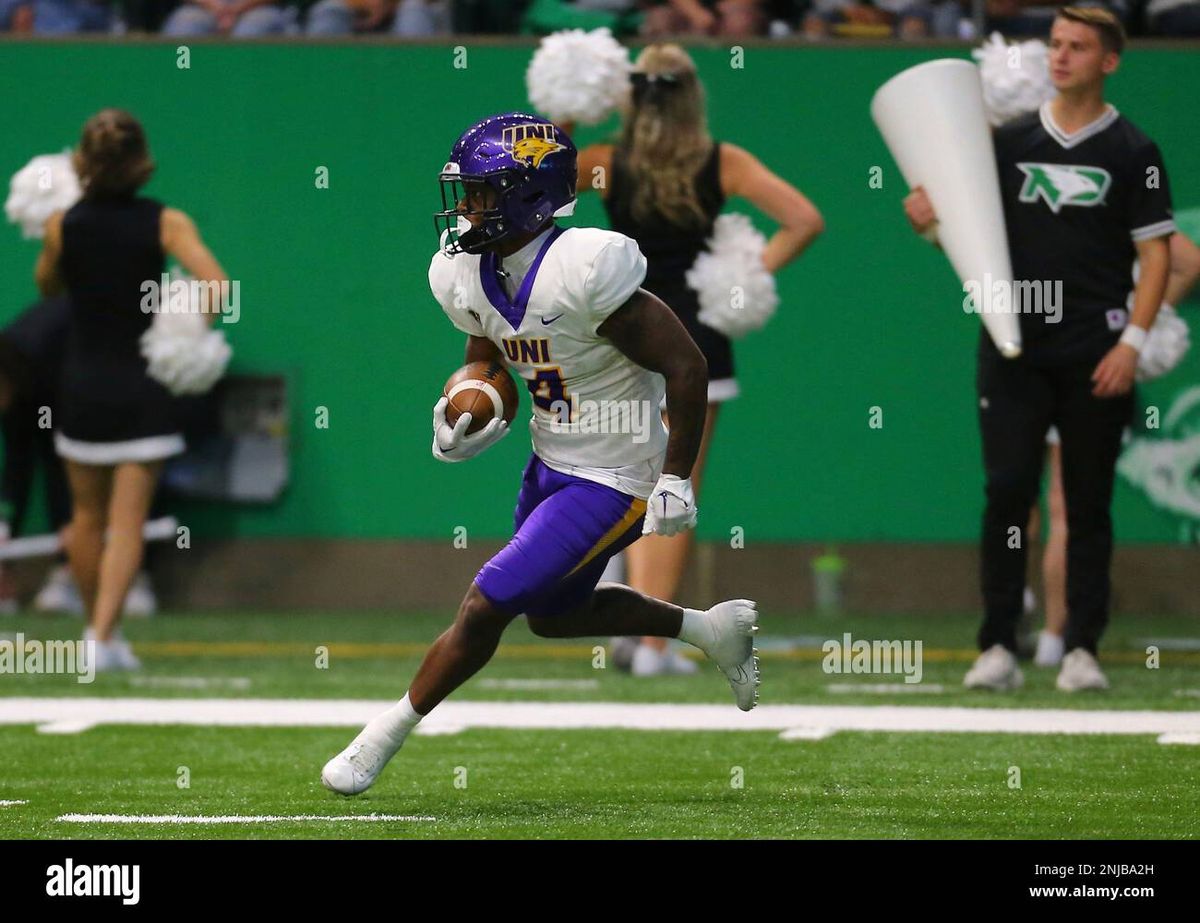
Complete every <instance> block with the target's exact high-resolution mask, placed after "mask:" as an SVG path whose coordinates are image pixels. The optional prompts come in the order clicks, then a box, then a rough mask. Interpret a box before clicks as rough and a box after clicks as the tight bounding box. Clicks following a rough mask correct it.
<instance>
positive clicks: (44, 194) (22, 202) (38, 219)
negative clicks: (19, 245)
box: [4, 151, 83, 239]
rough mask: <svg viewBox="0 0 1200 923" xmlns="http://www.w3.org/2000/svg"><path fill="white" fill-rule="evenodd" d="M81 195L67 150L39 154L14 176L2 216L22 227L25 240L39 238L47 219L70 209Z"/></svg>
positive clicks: (43, 232) (42, 233) (77, 178)
mask: <svg viewBox="0 0 1200 923" xmlns="http://www.w3.org/2000/svg"><path fill="white" fill-rule="evenodd" d="M81 195H83V190H82V189H80V188H79V177H77V176H76V175H75V168H74V167H73V166H71V154H70V152H69V151H63V152H62V153H61V154H39V155H38V156H37V157H34V158H33V160H31V161H29V163H27V164H25V166H23V167H22V168H21V169H20V170H18V171H17V172H16V173H14V174H13V178H12V179H11V180H10V181H9V183H8V200H7V201H6V202H5V203H4V214H5V215H7V216H8V220H9V221H10V222H12V223H13V224H19V225H20V226H21V234H22V236H24V237H25V238H26V239H29V238H41V237H42V236H44V235H45V233H46V219H47V218H49V217H50V216H51V215H52V214H54V212H57V211H65V210H66V209H68V208H70V207H71V206H72V205H74V204H75V203H76V202H78V201H79V197H80V196H81Z"/></svg>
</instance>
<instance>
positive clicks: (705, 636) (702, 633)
mask: <svg viewBox="0 0 1200 923" xmlns="http://www.w3.org/2000/svg"><path fill="white" fill-rule="evenodd" d="M679 640H680V641H686V642H687V643H688V644H691V645H692V646H693V647H698V648H700V650H707V648H708V646H709V645H710V644H712V642H713V630H712V626H711V625H709V624H708V619H707V618H706V617H705V614H704V613H703V612H701V611H700V610H699V609H684V610H683V624H682V625H680V626H679Z"/></svg>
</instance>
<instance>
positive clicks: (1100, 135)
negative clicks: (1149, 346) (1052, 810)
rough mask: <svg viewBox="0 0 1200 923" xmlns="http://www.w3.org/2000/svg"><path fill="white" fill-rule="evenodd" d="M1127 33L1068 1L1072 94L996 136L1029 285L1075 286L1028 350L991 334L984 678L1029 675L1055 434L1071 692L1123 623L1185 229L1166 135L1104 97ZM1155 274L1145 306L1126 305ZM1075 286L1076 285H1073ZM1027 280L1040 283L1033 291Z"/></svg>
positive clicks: (1033, 315)
mask: <svg viewBox="0 0 1200 923" xmlns="http://www.w3.org/2000/svg"><path fill="white" fill-rule="evenodd" d="M1124 42H1125V34H1124V30H1123V29H1122V27H1121V25H1120V23H1119V22H1118V21H1117V19H1116V18H1115V17H1114V16H1113V15H1112V14H1111V13H1109V12H1108V11H1106V10H1103V9H1099V8H1074V7H1066V8H1064V9H1062V10H1060V11H1059V14H1058V16H1057V17H1056V18H1055V20H1054V24H1053V27H1052V29H1051V33H1050V52H1049V67H1050V76H1051V79H1052V80H1053V82H1054V86H1055V88H1056V89H1057V90H1058V95H1057V96H1056V97H1055V98H1054V99H1052V100H1051V101H1050V102H1048V103H1046V104H1044V105H1043V106H1042V107H1041V109H1040V110H1039V111H1038V112H1035V113H1031V114H1030V115H1028V116H1025V117H1022V118H1019V119H1016V120H1015V121H1012V122H1009V123H1007V124H1005V125H1004V126H1002V127H1000V128H997V129H996V131H995V135H994V142H995V152H996V165H997V168H998V172H999V178H1000V191H1001V197H1002V199H1003V202H1004V219H1005V224H1006V226H1007V229H1008V244H1009V250H1010V252H1011V255H1012V268H1013V277H1014V279H1015V280H1017V284H1016V290H1015V291H1016V294H1019V293H1020V292H1021V290H1022V285H1023V284H1025V285H1028V284H1029V283H1033V285H1035V286H1037V287H1038V288H1039V290H1041V291H1045V292H1047V293H1051V297H1053V294H1052V293H1054V292H1055V291H1057V292H1059V293H1060V294H1061V298H1060V299H1059V301H1060V303H1059V304H1058V305H1057V307H1056V310H1054V311H1043V310H1041V309H1042V307H1043V305H1042V304H1041V303H1040V302H1039V303H1037V304H1036V307H1037V310H1036V311H1034V310H1031V308H1032V307H1033V304H1032V303H1030V304H1026V305H1023V306H1022V311H1021V315H1020V323H1021V335H1022V338H1023V340H1024V353H1023V354H1022V355H1021V356H1020V357H1019V358H1017V359H1011V360H1010V359H1004V358H1001V356H1000V354H999V353H998V352H997V350H996V348H995V347H994V346H993V345H992V342H991V339H990V338H989V337H988V336H986V335H981V337H980V342H979V356H978V360H979V364H978V376H977V388H978V392H979V423H980V429H981V431H982V435H983V459H984V467H985V474H986V496H987V504H986V509H985V512H984V517H983V535H982V546H981V557H982V589H983V597H984V620H983V626H982V627H981V629H980V631H979V647H980V650H981V651H982V653H981V654H980V656H979V658H978V659H977V660H976V661H975V664H974V666H973V667H972V668H971V670H970V671H969V672H968V673H967V675H966V677H965V679H964V680H963V682H964V684H965V685H966V686H968V687H972V688H990V689H1012V688H1016V687H1018V686H1020V685H1021V682H1022V675H1021V671H1020V670H1019V669H1018V667H1017V662H1016V657H1015V652H1016V647H1017V644H1016V628H1017V621H1018V618H1019V616H1020V613H1021V605H1022V595H1023V589H1024V585H1025V549H1026V547H1027V541H1026V536H1025V534H1024V533H1025V528H1026V521H1027V518H1028V511H1029V508H1030V506H1031V505H1032V504H1033V503H1034V501H1035V500H1036V499H1037V496H1038V488H1039V481H1040V478H1041V466H1042V459H1043V456H1044V453H1045V437H1046V430H1047V429H1048V428H1049V427H1050V426H1051V425H1052V424H1053V425H1055V426H1057V427H1058V430H1059V433H1060V435H1061V439H1062V464H1063V488H1064V492H1065V496H1066V507H1067V536H1068V538H1067V608H1068V622H1067V631H1066V638H1065V649H1066V651H1067V655H1066V656H1065V657H1064V658H1063V666H1062V671H1061V672H1060V673H1059V676H1058V680H1057V686H1058V688H1059V689H1063V690H1067V691H1074V690H1077V689H1103V688H1106V687H1107V686H1108V681H1107V679H1106V678H1105V676H1104V674H1103V672H1101V670H1100V665H1099V664H1098V663H1097V661H1096V649H1097V646H1098V645H1099V642H1100V636H1101V634H1102V633H1103V631H1104V627H1105V625H1106V623H1107V621H1108V608H1109V565H1110V562H1111V558H1112V519H1111V514H1110V507H1111V505H1112V492H1113V480H1114V476H1115V466H1116V460H1117V456H1118V454H1119V452H1120V447H1121V437H1122V433H1123V431H1124V429H1125V427H1126V426H1127V425H1128V423H1129V422H1130V418H1131V416H1132V412H1133V397H1132V387H1133V381H1134V372H1135V370H1136V368H1137V361H1138V354H1139V351H1140V350H1141V348H1142V345H1143V343H1144V342H1145V340H1146V332H1147V330H1149V328H1150V326H1151V325H1152V324H1153V323H1154V318H1155V315H1156V314H1157V313H1158V309H1159V305H1160V304H1161V302H1162V296H1163V290H1164V288H1165V286H1166V281H1167V273H1168V269H1169V255H1168V244H1167V240H1168V238H1169V237H1170V235H1171V233H1172V232H1173V231H1174V229H1175V223H1174V220H1173V218H1172V214H1171V199H1170V193H1169V191H1168V186H1167V176H1166V171H1165V170H1164V168H1163V162H1162V156H1161V155H1160V153H1159V150H1158V147H1157V146H1156V145H1155V144H1154V142H1153V141H1151V140H1150V139H1149V138H1147V137H1146V136H1145V135H1144V134H1142V133H1141V132H1140V131H1138V129H1137V128H1135V127H1134V126H1133V124H1132V123H1130V122H1129V121H1128V120H1127V119H1126V118H1124V116H1121V115H1120V114H1118V112H1117V111H1116V109H1114V108H1113V107H1112V106H1111V105H1109V104H1107V103H1105V101H1104V81H1105V79H1106V78H1107V77H1108V76H1109V75H1110V74H1112V73H1113V72H1114V71H1115V70H1116V69H1117V65H1118V64H1119V62H1120V55H1121V51H1122V49H1123V47H1124ZM905 211H906V212H907V214H908V217H909V220H910V222H911V223H912V224H913V227H914V228H915V229H916V230H918V231H921V232H926V231H928V230H929V229H930V228H932V227H933V225H934V222H935V221H936V216H935V215H934V213H933V210H932V207H931V206H930V204H929V200H928V198H927V197H926V196H925V193H924V192H923V190H921V189H920V188H917V189H914V190H913V192H912V193H911V194H910V195H909V196H908V198H907V199H905ZM1135 260H1136V261H1138V262H1139V263H1140V266H1141V272H1140V275H1139V277H1138V282H1137V284H1136V288H1135V289H1134V302H1133V309H1132V312H1130V311H1128V310H1127V309H1126V307H1125V305H1126V298H1127V295H1128V293H1129V291H1130V288H1131V287H1133V284H1132V280H1131V270H1132V266H1133V263H1134V261H1135ZM1058 286H1061V288H1058ZM1026 290H1028V289H1026Z"/></svg>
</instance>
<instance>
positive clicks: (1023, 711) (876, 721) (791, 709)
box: [0, 697, 1200, 735]
mask: <svg viewBox="0 0 1200 923" xmlns="http://www.w3.org/2000/svg"><path fill="white" fill-rule="evenodd" d="M394 704H395V703H394V702H391V701H369V700H360V699H175V698H82V697H80V698H24V697H22V698H17V697H11V698H4V697H0V725H3V724H34V725H50V726H55V725H58V726H62V725H64V724H65V723H68V722H69V723H70V724H71V725H74V726H78V725H84V724H86V725H90V726H100V725H114V724H125V725H130V724H137V725H199V726H205V727H344V728H356V729H357V728H360V727H362V725H364V724H366V722H367V721H369V720H370V719H371V718H373V717H375V715H377V714H378V713H379V712H381V711H383V710H384V709H385V708H390V707H391V706H392V705H394ZM421 727H422V729H423V730H425V731H428V732H429V733H437V732H438V731H439V730H443V731H450V730H451V729H454V730H458V729H461V728H520V729H544V730H550V729H557V730H570V729H585V728H623V729H628V730H648V731H658V730H671V731H786V730H791V729H793V728H828V729H831V730H835V731H894V732H901V733H984V734H1146V735H1151V734H1153V735H1159V734H1200V711H1115V710H1109V711H1101V710H1092V709H1088V710H1070V709H1052V708H982V707H981V708H963V707H953V708H939V707H936V706H916V705H871V706H868V705H860V706H835V705H760V706H759V707H758V708H756V709H754V710H753V711H751V712H740V711H738V710H737V709H736V708H735V707H734V706H733V705H732V703H731V704H729V705H665V704H664V705H651V704H642V703H625V702H462V701H460V702H454V701H451V702H445V703H443V704H442V705H440V706H438V708H437V710H436V711H434V712H433V713H432V714H430V715H429V717H427V718H426V719H425V720H424V721H422V722H421Z"/></svg>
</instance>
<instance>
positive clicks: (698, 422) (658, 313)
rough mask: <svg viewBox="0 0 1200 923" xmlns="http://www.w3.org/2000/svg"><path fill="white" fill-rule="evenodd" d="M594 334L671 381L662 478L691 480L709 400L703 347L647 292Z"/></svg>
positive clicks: (640, 293) (638, 293) (636, 294)
mask: <svg viewBox="0 0 1200 923" xmlns="http://www.w3.org/2000/svg"><path fill="white" fill-rule="evenodd" d="M596 333H598V334H599V335H600V336H602V337H604V338H605V339H607V340H609V341H611V342H612V344H613V345H614V346H616V347H617V349H619V350H620V351H621V352H622V353H624V354H625V355H626V356H628V357H629V358H630V359H632V360H633V361H634V362H636V363H637V364H638V365H640V366H641V367H642V368H644V369H649V370H650V371H652V372H658V373H659V374H660V375H662V376H663V377H664V378H665V379H666V380H667V406H668V407H670V408H671V434H670V437H669V439H668V441H667V457H666V461H665V462H664V463H663V474H665V475H673V476H675V477H677V478H679V479H680V480H684V481H686V480H688V479H689V478H690V477H691V474H692V465H694V464H695V462H696V454H697V453H698V452H699V451H700V437H701V435H702V433H703V432H704V414H705V411H706V410H707V401H708V364H707V363H706V362H705V361H704V355H703V354H702V353H701V352H700V348H699V347H698V346H696V344H695V342H694V341H693V340H692V338H691V335H690V334H688V332H687V329H686V328H685V327H684V326H683V324H681V323H680V322H679V318H677V317H676V316H675V313H674V312H673V311H672V310H671V309H670V308H669V307H667V306H666V305H665V304H664V303H663V302H662V300H661V299H659V298H657V297H656V296H654V295H652V294H650V292H648V291H646V290H645V289H644V288H639V289H638V290H637V291H636V292H634V294H633V296H632V297H631V298H630V299H629V300H628V301H626V302H625V303H624V304H623V305H621V307H619V308H617V310H615V311H614V312H613V313H612V314H610V315H609V316H608V318H607V319H606V320H605V321H604V323H602V324H601V325H600V326H599V327H597V328H596Z"/></svg>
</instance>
